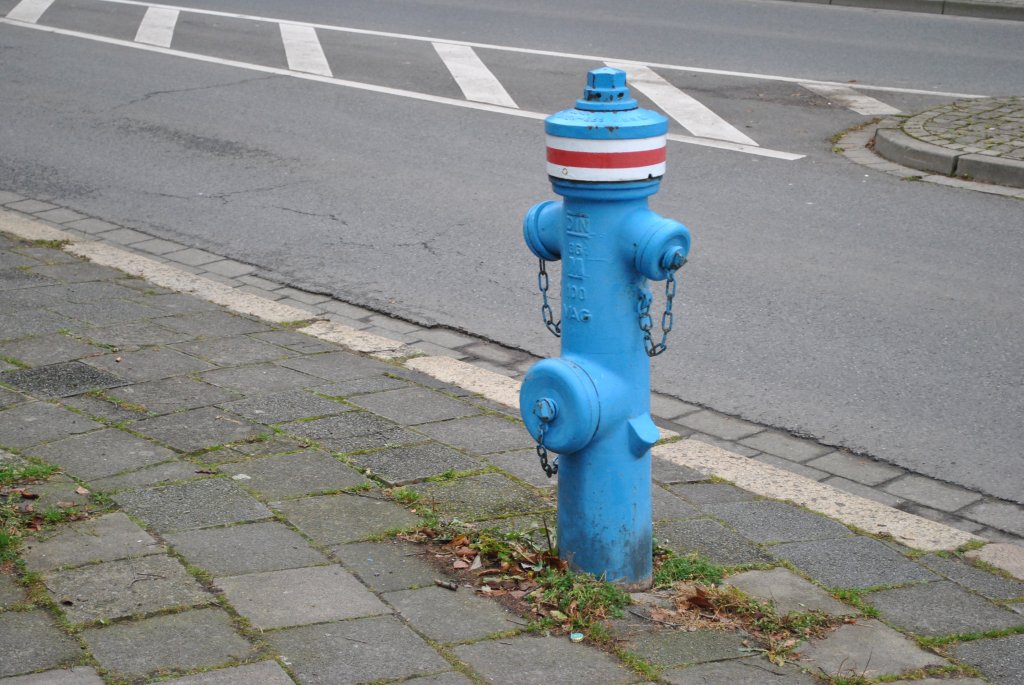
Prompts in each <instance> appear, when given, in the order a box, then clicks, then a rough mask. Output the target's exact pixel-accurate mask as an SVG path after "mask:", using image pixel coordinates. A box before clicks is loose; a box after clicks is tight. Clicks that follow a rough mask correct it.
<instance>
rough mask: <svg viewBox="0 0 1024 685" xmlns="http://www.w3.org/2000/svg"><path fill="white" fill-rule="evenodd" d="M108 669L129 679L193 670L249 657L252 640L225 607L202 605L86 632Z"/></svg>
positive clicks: (86, 639)
mask: <svg viewBox="0 0 1024 685" xmlns="http://www.w3.org/2000/svg"><path fill="white" fill-rule="evenodd" d="M82 638H83V639H84V640H85V642H86V644H88V646H89V650H90V651H91V652H92V653H93V655H94V656H95V657H96V660H97V661H98V662H99V663H100V665H101V666H102V667H103V668H106V669H108V670H110V671H112V672H113V673H114V674H117V675H119V676H120V677H124V678H132V677H138V676H141V675H144V674H147V673H154V672H156V671H159V670H164V669H180V670H191V669H195V668H208V667H212V666H218V665H220V664H223V663H226V662H228V661H232V660H236V659H245V658H247V657H249V656H250V655H251V654H252V653H253V649H252V647H251V645H249V643H248V642H246V641H245V640H244V639H243V638H242V637H241V636H239V635H238V634H237V633H236V632H235V630H234V628H233V627H232V625H231V619H230V617H229V616H228V615H227V614H226V613H224V612H223V611H221V610H219V609H197V610H194V611H186V612H184V613H179V614H170V615H167V616H157V617H155V618H147V619H143V620H141V621H133V622H130V623H116V624H114V625H112V626H109V627H105V628H89V629H87V630H84V631H82Z"/></svg>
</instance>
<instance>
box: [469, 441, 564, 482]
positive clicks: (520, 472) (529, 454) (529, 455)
mask: <svg viewBox="0 0 1024 685" xmlns="http://www.w3.org/2000/svg"><path fill="white" fill-rule="evenodd" d="M486 459H487V461H489V462H490V463H491V464H494V465H495V466H497V467H498V468H499V469H501V470H502V471H505V472H506V473H510V474H512V475H513V476H515V477H516V478H518V479H519V480H522V481H525V482H527V483H529V484H530V485H532V486H534V487H537V488H545V489H547V488H553V487H555V486H556V485H558V474H555V475H553V476H552V477H551V478H548V477H547V475H546V474H545V473H544V471H543V470H541V468H540V462H539V461H538V459H537V451H536V450H532V449H530V450H516V451H514V452H499V453H496V454H489V455H487V457H486Z"/></svg>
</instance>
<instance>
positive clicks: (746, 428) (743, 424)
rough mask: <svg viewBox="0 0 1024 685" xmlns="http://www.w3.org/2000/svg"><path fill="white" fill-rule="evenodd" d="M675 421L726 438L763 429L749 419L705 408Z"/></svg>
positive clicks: (735, 437)
mask: <svg viewBox="0 0 1024 685" xmlns="http://www.w3.org/2000/svg"><path fill="white" fill-rule="evenodd" d="M676 423H678V424H681V425H683V426H686V427H687V428H691V429H693V430H695V431H700V432H701V433H708V434H709V435H713V436H715V437H719V438H724V439H726V440H739V439H740V438H743V437H746V436H748V435H752V434H753V433H757V432H759V431H762V430H764V428H762V427H761V426H758V425H757V424H754V423H750V422H749V421H743V420H742V419H737V418H733V417H731V416H725V415H724V414H719V413H717V412H713V411H710V410H707V409H702V410H701V411H699V412H694V413H693V414H688V415H686V416H683V417H680V418H679V419H677V420H676Z"/></svg>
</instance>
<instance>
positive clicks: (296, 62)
mask: <svg viewBox="0 0 1024 685" xmlns="http://www.w3.org/2000/svg"><path fill="white" fill-rule="evenodd" d="M281 40H282V41H284V52H285V55H286V56H287V57H288V68H289V69H291V70H292V71H305V72H307V73H309V74H320V75H321V76H333V75H334V74H333V73H332V72H331V66H330V65H329V64H327V57H326V56H325V55H324V49H323V48H322V47H320V39H319V38H317V36H316V29H315V28H313V27H312V26H308V25H306V24H287V23H282V24H281Z"/></svg>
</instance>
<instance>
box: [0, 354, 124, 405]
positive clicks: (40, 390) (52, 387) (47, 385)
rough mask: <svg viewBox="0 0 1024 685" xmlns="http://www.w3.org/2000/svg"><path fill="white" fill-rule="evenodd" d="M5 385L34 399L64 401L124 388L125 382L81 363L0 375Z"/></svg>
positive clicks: (22, 370)
mask: <svg viewBox="0 0 1024 685" xmlns="http://www.w3.org/2000/svg"><path fill="white" fill-rule="evenodd" d="M0 380H2V381H3V382H4V383H5V384H7V385H9V386H12V387H14V388H17V389H18V390H23V391H24V392H27V393H29V394H32V395H35V396H37V397H68V396H70V395H79V394H81V393H84V392H88V391H89V390H101V389H103V388H112V387H114V386H117V385H124V384H125V382H126V381H125V380H124V379H123V378H121V377H119V376H116V375H114V374H112V373H107V372H105V371H101V370H99V369H95V368H93V367H92V366H89V365H87V364H84V363H82V362H63V363H60V364H50V365H49V366H38V367H36V368H34V369H18V370H16V371H8V372H6V373H4V374H3V375H0Z"/></svg>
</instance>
